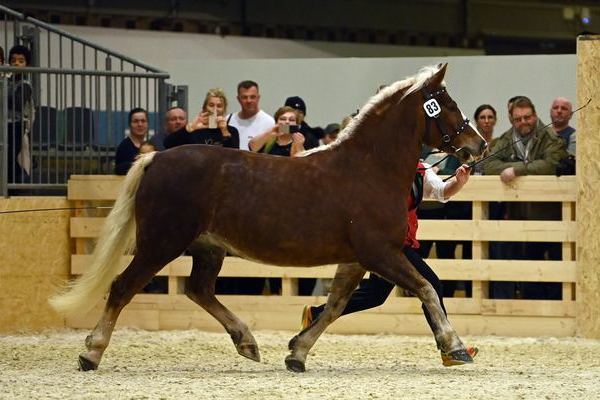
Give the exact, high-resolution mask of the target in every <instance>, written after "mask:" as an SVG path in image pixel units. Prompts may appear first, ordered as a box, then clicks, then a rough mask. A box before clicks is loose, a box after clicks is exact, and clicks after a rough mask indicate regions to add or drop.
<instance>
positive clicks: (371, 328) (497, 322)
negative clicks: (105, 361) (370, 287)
mask: <svg viewBox="0 0 600 400" xmlns="http://www.w3.org/2000/svg"><path fill="white" fill-rule="evenodd" d="M301 311H302V306H301V305H295V306H293V307H289V308H287V309H285V310H281V311H260V312H257V311H255V310H252V309H246V310H240V311H238V312H236V314H237V315H238V316H239V317H240V318H241V319H242V320H243V321H244V322H246V323H247V324H248V326H249V327H250V329H252V330H261V329H278V330H289V331H293V332H297V331H298V330H299V322H300V314H301ZM99 312H100V309H97V310H96V311H95V312H93V313H90V314H88V316H87V317H84V318H70V319H68V320H67V326H69V327H72V328H85V329H92V328H93V327H94V326H95V324H96V322H97V318H98V317H97V315H99ZM449 318H450V321H451V323H452V325H453V327H454V328H455V329H456V330H457V332H458V333H459V334H460V335H463V336H464V335H502V336H525V337H530V336H555V337H568V336H574V335H575V332H576V327H575V319H574V318H572V317H523V316H502V315H484V316H478V315H466V314H454V315H452V314H451V315H450V316H449ZM117 326H119V327H125V326H133V327H138V328H139V327H141V328H143V329H149V330H157V329H202V330H210V331H216V332H224V330H223V327H221V326H220V324H219V323H218V322H217V321H216V320H215V319H214V318H212V317H211V316H210V315H209V314H208V313H206V312H205V311H204V310H202V309H200V307H198V308H197V310H196V311H191V312H190V311H186V310H151V311H145V310H135V309H128V307H126V308H125V310H123V313H122V314H121V316H120V318H119V321H118V323H117ZM327 332H328V333H338V334H381V333H386V334H397V335H431V331H430V329H429V326H428V325H427V323H426V321H425V318H424V317H423V315H421V314H388V313H380V312H361V313H355V314H352V315H351V316H344V317H341V318H339V319H338V320H337V321H335V322H334V323H333V324H332V325H331V326H329V327H328V328H327ZM431 340H432V345H433V343H434V342H433V338H432V339H431ZM432 347H434V346H432ZM433 352H434V350H432V354H433ZM232 357H235V351H232Z"/></svg>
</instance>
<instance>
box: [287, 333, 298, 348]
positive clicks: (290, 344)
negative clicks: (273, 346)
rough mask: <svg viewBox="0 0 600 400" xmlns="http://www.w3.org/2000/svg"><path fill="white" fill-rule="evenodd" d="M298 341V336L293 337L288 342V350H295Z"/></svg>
mask: <svg viewBox="0 0 600 400" xmlns="http://www.w3.org/2000/svg"><path fill="white" fill-rule="evenodd" d="M297 341H298V335H296V336H294V337H293V338H291V339H290V341H289V342H288V350H294V349H295V348H296V342H297Z"/></svg>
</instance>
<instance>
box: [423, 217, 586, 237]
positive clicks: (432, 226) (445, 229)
mask: <svg viewBox="0 0 600 400" xmlns="http://www.w3.org/2000/svg"><path fill="white" fill-rule="evenodd" d="M576 237H577V223H576V222H575V221H504V220H493V221H486V220H471V221H469V220H429V219H425V220H422V221H419V233H418V239H419V240H479V241H506V242H575V240H576Z"/></svg>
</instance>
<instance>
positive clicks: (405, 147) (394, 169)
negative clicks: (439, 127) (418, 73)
mask: <svg viewBox="0 0 600 400" xmlns="http://www.w3.org/2000/svg"><path fill="white" fill-rule="evenodd" d="M417 100H418V99H415V97H414V96H409V97H407V98H405V99H404V100H402V101H401V102H400V103H397V100H396V103H392V104H391V105H388V106H387V109H384V110H383V111H382V110H381V109H377V108H375V109H373V110H371V111H372V112H371V113H370V114H369V115H366V116H365V117H364V119H362V120H360V121H359V123H358V125H357V126H356V128H355V129H354V132H353V133H352V134H351V135H350V137H348V139H347V140H345V141H344V143H340V147H343V151H342V152H340V153H342V154H343V153H345V152H347V153H349V154H352V156H351V157H356V158H357V161H358V160H360V161H358V162H360V163H361V168H363V169H364V168H368V167H369V165H368V164H370V166H371V167H372V168H375V169H382V170H384V171H386V172H387V173H388V174H391V175H393V174H395V173H399V174H401V175H405V174H406V170H407V169H408V170H410V171H411V172H410V174H411V176H412V175H414V169H415V167H416V165H417V161H418V160H419V154H420V143H421V136H422V132H423V129H424V122H423V121H419V120H418V115H419V113H417V112H415V110H416V107H417V106H418V105H417V104H416V101H417ZM340 150H342V149H340ZM411 179H412V178H411Z"/></svg>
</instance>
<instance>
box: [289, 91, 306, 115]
mask: <svg viewBox="0 0 600 400" xmlns="http://www.w3.org/2000/svg"><path fill="white" fill-rule="evenodd" d="M284 106H288V107H292V108H293V109H295V110H298V111H302V113H303V114H304V115H306V104H304V100H302V99H301V98H300V97H298V96H292V97H288V98H287V99H285V104H284Z"/></svg>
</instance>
